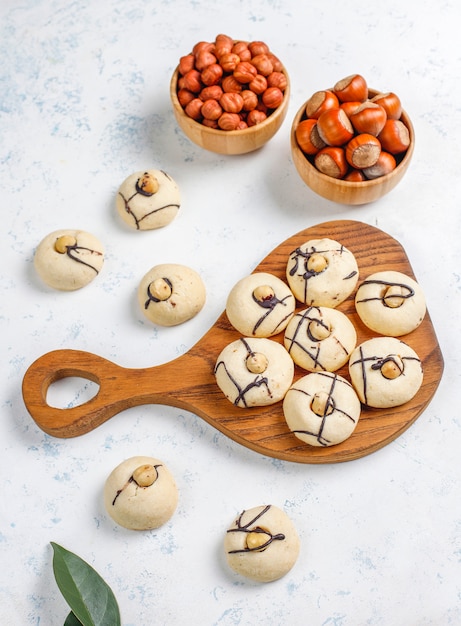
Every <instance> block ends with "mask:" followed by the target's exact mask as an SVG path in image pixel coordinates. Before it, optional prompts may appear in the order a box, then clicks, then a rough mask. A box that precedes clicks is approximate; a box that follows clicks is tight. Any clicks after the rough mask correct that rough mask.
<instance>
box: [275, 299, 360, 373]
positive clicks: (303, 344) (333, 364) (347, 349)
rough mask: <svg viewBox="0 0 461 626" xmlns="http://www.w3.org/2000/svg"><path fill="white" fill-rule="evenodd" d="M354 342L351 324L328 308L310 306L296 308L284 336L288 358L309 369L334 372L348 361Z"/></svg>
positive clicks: (348, 320) (355, 333) (353, 328)
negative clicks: (296, 310)
mask: <svg viewBox="0 0 461 626" xmlns="http://www.w3.org/2000/svg"><path fill="white" fill-rule="evenodd" d="M356 342H357V332H356V330H355V327H354V325H353V323H352V322H351V321H350V319H349V318H348V317H347V316H346V315H345V314H344V313H342V312H341V311H338V310H336V309H332V308H330V307H317V306H315V307H314V306H311V307H309V308H308V309H304V310H302V311H298V312H297V313H296V314H295V315H294V317H292V318H291V320H290V322H289V324H288V326H287V327H286V329H285V336H284V344H285V348H286V349H287V350H288V353H289V354H290V356H291V358H292V359H293V361H294V362H295V363H296V365H299V366H300V367H302V368H303V369H305V370H307V371H308V372H335V371H336V370H338V369H339V368H340V367H342V366H343V365H344V364H345V363H347V361H348V360H349V356H350V354H351V352H352V350H353V349H354V348H355V345H356Z"/></svg>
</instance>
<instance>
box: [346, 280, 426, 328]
mask: <svg viewBox="0 0 461 626" xmlns="http://www.w3.org/2000/svg"><path fill="white" fill-rule="evenodd" d="M355 308H356V310H357V313H358V315H359V317H360V319H361V320H362V322H363V323H364V324H365V326H367V327H368V328H370V329H371V330H374V331H375V332H376V333H379V334H380V335H387V336H390V337H400V336H401V335H406V334H408V333H411V332H412V331H413V330H415V329H416V328H418V326H419V325H420V324H421V322H422V321H423V319H424V316H425V314H426V299H425V297H424V293H423V290H422V288H421V286H420V285H419V284H418V283H417V282H416V281H415V280H413V278H410V276H406V275H405V274H402V273H401V272H396V271H394V270H389V271H384V272H376V273H375V274H371V276H368V278H367V279H366V280H364V281H363V282H362V283H361V284H360V285H359V287H358V289H357V293H356V294H355Z"/></svg>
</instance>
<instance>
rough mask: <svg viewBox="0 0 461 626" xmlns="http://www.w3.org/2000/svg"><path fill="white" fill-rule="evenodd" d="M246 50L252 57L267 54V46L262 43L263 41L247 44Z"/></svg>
mask: <svg viewBox="0 0 461 626" xmlns="http://www.w3.org/2000/svg"><path fill="white" fill-rule="evenodd" d="M248 49H249V50H250V52H251V54H252V55H253V57H255V56H258V55H259V54H268V53H269V46H268V45H267V44H266V43H264V41H250V43H249V44H248Z"/></svg>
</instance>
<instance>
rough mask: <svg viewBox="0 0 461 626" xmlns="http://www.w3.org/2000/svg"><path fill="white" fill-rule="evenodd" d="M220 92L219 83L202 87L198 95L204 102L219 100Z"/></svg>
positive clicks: (221, 91) (221, 92)
mask: <svg viewBox="0 0 461 626" xmlns="http://www.w3.org/2000/svg"><path fill="white" fill-rule="evenodd" d="M222 94H223V90H222V87H221V86H220V85H210V86H209V87H204V88H203V89H202V91H201V92H200V93H199V95H198V97H199V98H200V100H203V102H205V100H219V98H220V97H221V96H222Z"/></svg>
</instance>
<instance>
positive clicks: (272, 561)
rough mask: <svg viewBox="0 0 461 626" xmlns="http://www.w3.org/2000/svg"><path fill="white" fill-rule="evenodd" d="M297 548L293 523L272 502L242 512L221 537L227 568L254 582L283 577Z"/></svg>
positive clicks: (294, 556)
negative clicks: (223, 536) (222, 537)
mask: <svg viewBox="0 0 461 626" xmlns="http://www.w3.org/2000/svg"><path fill="white" fill-rule="evenodd" d="M299 550H300V541H299V536H298V533H297V531H296V528H295V526H294V524H293V522H292V521H291V520H290V518H289V517H288V515H287V514H286V513H285V512H284V511H282V510H281V509H279V508H278V507H276V506H274V505H265V506H264V505H263V506H257V507H254V508H252V509H248V510H246V511H242V512H241V513H240V515H238V516H237V518H236V519H235V520H234V521H233V522H232V524H231V525H230V527H229V528H228V530H227V532H226V536H225V538H224V551H225V554H226V559H227V563H228V565H229V567H230V568H231V569H232V570H233V571H234V572H236V573H237V574H240V575H241V576H244V577H245V578H249V579H251V580H255V581H257V582H271V581H273V580H277V579H279V578H282V576H285V574H287V573H288V572H289V571H290V570H291V568H292V567H293V565H294V564H295V563H296V560H297V558H298V555H299Z"/></svg>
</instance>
